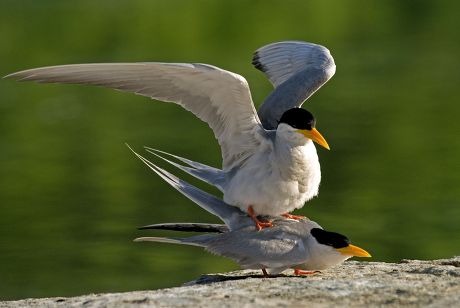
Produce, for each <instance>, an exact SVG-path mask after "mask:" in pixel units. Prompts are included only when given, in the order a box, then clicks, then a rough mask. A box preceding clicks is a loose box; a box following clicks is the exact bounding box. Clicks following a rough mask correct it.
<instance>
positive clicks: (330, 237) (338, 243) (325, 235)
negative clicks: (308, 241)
mask: <svg viewBox="0 0 460 308" xmlns="http://www.w3.org/2000/svg"><path fill="white" fill-rule="evenodd" d="M310 233H311V235H313V237H314V238H315V239H316V240H317V241H318V243H320V244H323V245H327V246H332V247H334V248H343V247H347V246H348V245H349V244H350V240H349V239H348V238H347V237H346V236H345V235H342V234H339V233H335V232H329V231H325V230H323V229H320V228H313V229H311V231H310Z"/></svg>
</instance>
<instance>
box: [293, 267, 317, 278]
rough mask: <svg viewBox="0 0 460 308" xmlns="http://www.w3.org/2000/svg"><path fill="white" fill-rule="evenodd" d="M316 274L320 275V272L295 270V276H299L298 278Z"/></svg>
mask: <svg viewBox="0 0 460 308" xmlns="http://www.w3.org/2000/svg"><path fill="white" fill-rule="evenodd" d="M316 273H319V272H318V271H304V270H301V269H298V268H296V269H294V275H298V276H307V275H314V274H316Z"/></svg>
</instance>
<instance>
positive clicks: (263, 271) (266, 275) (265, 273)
mask: <svg viewBox="0 0 460 308" xmlns="http://www.w3.org/2000/svg"><path fill="white" fill-rule="evenodd" d="M262 273H264V278H268V277H270V275H268V273H267V270H266V269H265V268H263V269H262Z"/></svg>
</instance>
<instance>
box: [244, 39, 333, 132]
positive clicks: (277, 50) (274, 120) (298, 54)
mask: <svg viewBox="0 0 460 308" xmlns="http://www.w3.org/2000/svg"><path fill="white" fill-rule="evenodd" d="M252 64H253V65H254V66H255V67H256V68H257V69H259V70H261V71H262V72H264V73H265V75H266V76H267V77H268V79H269V80H270V82H271V83H272V84H273V86H274V87H275V90H274V91H273V92H272V93H271V94H270V95H269V96H268V97H267V98H266V99H265V101H264V103H263V104H262V106H260V108H259V116H260V120H261V121H262V124H263V126H264V128H265V129H275V128H276V127H277V125H278V121H279V119H280V118H281V115H282V114H283V113H284V112H285V111H286V110H288V109H291V108H294V107H300V106H301V105H302V103H303V102H304V101H305V100H306V99H307V98H309V97H310V96H311V95H312V94H313V93H315V91H316V90H318V89H319V88H320V87H321V86H322V85H323V84H325V83H326V82H327V81H328V80H329V79H330V78H331V77H332V76H333V75H334V73H335V63H334V59H333V58H332V56H331V54H330V52H329V50H328V49H327V48H325V47H323V46H321V45H316V44H312V43H307V42H297V41H287V42H279V43H273V44H269V45H266V46H264V47H262V48H260V49H258V50H257V51H256V52H255V53H254V57H253V60H252Z"/></svg>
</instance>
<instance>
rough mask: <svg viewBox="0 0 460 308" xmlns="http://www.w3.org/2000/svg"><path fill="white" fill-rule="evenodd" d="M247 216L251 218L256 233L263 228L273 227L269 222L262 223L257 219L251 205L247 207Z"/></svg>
mask: <svg viewBox="0 0 460 308" xmlns="http://www.w3.org/2000/svg"><path fill="white" fill-rule="evenodd" d="M248 215H249V216H250V217H251V218H252V220H253V221H254V223H255V224H256V229H257V231H260V230H262V229H263V228H270V227H273V224H272V223H271V222H270V221H267V222H262V221H260V220H258V219H257V215H256V213H255V212H254V209H253V208H252V205H250V206H249V207H248Z"/></svg>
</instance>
